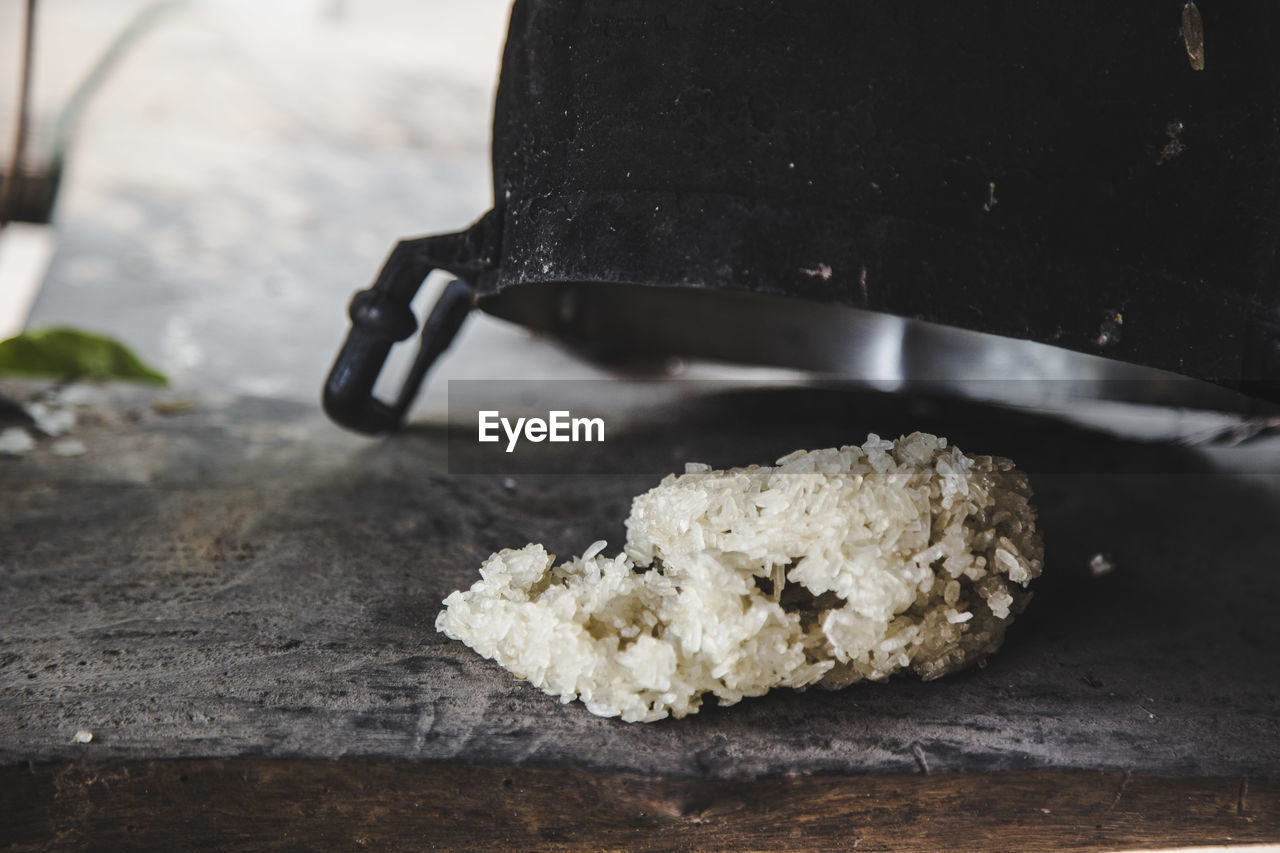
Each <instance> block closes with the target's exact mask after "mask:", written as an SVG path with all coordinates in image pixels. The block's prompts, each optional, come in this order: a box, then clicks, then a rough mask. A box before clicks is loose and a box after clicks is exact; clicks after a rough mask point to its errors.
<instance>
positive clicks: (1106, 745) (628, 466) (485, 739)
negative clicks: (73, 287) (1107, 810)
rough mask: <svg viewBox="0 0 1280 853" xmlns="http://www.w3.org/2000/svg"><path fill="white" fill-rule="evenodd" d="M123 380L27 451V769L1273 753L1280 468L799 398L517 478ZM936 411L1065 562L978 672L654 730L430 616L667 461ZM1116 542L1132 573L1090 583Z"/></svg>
mask: <svg viewBox="0 0 1280 853" xmlns="http://www.w3.org/2000/svg"><path fill="white" fill-rule="evenodd" d="M4 387H6V388H7V389H8V390H9V392H10V393H11V395H21V394H25V393H29V391H30V389H29V388H28V386H22V385H8V386H4ZM102 395H103V400H102V401H101V402H100V403H98V404H94V405H86V406H83V407H81V410H80V422H79V423H78V425H77V426H76V428H75V429H74V430H73V432H72V436H73V437H76V438H78V439H79V440H81V441H83V442H84V444H85V446H86V448H87V452H86V453H85V454H84V455H82V456H76V457H65V458H64V457H59V456H55V455H53V454H52V452H51V449H50V445H51V442H50V441H48V440H46V441H42V442H41V443H40V445H39V446H38V447H37V448H36V449H35V450H34V451H32V452H31V453H29V454H27V455H25V456H20V457H14V458H0V543H2V544H0V765H17V764H21V763H24V762H28V761H34V762H49V761H76V762H95V761H102V762H111V763H113V764H115V763H118V762H122V761H133V760H140V759H179V758H181V759H195V758H210V757H214V758H237V757H251V758H275V759H286V758H324V759H336V758H344V759H352V758H367V759H390V760H414V761H450V762H461V763H468V764H470V763H496V764H503V765H508V766H511V767H542V768H556V767H558V768H568V769H574V770H595V771H610V772H624V773H635V774H653V775H662V776H667V777H680V778H686V779H698V778H703V779H724V778H731V779H751V778H755V777H759V776H768V775H776V774H786V773H794V774H813V773H852V774H862V773H868V772H870V773H894V774H910V773H923V772H925V771H928V772H934V773H936V772H941V771H970V772H979V771H993V770H1041V771H1044V770H1054V771H1066V770H1080V771H1098V770H1103V771H1108V772H1116V773H1125V772H1131V773H1134V774H1139V775H1141V774H1172V775H1180V776H1200V777H1230V778H1242V777H1254V778H1272V779H1274V778H1276V777H1277V776H1278V775H1280V772H1278V771H1280V679H1277V675H1278V674H1280V664H1278V663H1277V662H1278V661H1280V620H1277V619H1276V618H1275V614H1276V613H1277V612H1280V584H1278V583H1277V581H1276V577H1277V575H1276V571H1275V568H1276V560H1277V556H1276V555H1277V554H1280V524H1277V523H1276V520H1277V519H1280V491H1278V490H1277V488H1276V485H1277V478H1276V476H1275V475H1274V473H1273V474H1270V475H1267V476H1253V477H1243V476H1239V475H1237V474H1232V473H1224V472H1221V471H1216V470H1214V469H1213V468H1212V467H1211V466H1210V465H1209V464H1208V462H1207V461H1206V460H1205V459H1204V458H1202V457H1201V456H1200V455H1198V454H1197V453H1194V452H1192V451H1189V450H1186V449H1182V448H1173V447H1164V446H1149V445H1143V444H1138V443H1135V442H1128V441H1121V440H1119V439H1115V438H1110V437H1107V436H1105V435H1102V434H1101V433H1095V432H1091V431H1089V430H1085V429H1082V428H1079V427H1071V426H1067V425H1064V424H1061V423H1059V422H1057V421H1054V420H1052V419H1048V418H1043V417H1038V416H1036V415H1034V414H1031V413H1026V412H1022V413H1019V412H1011V411H1007V410H1001V409H995V408H991V407H987V406H979V405H975V404H967V403H955V402H946V401H937V400H924V399H916V398H912V397H908V396H904V395H886V394H874V393H870V392H860V393H855V392H842V393H837V392H827V391H794V390H793V391H779V392H768V393H766V392H753V393H749V394H747V393H740V394H731V395H727V396H724V397H720V398H713V399H700V400H696V401H693V402H690V403H687V404H684V405H682V406H679V407H672V408H668V409H656V410H653V411H651V412H648V413H646V414H645V416H644V417H643V418H641V417H633V418H632V420H631V422H629V423H628V424H626V428H625V429H619V430H618V431H617V432H616V434H615V436H614V437H611V439H610V443H609V444H607V445H606V447H605V448H604V449H599V448H597V449H594V450H593V449H590V448H576V449H575V452H574V453H572V454H566V455H565V457H564V468H565V472H566V474H565V475H564V476H520V477H517V478H515V482H513V483H505V482H504V480H505V479H506V478H504V477H502V476H500V475H474V476H458V475H450V474H449V473H448V470H447V466H446V442H445V437H446V435H445V431H444V430H443V429H442V428H440V427H420V428H415V429H412V430H410V431H408V432H406V433H404V434H401V435H399V436H396V437H393V438H390V439H387V440H384V441H379V442H367V441H364V440H360V439H355V438H349V437H347V436H345V435H343V434H341V433H339V432H338V431H337V430H336V429H334V428H333V427H331V426H329V425H328V424H326V423H324V422H323V421H322V420H320V419H319V416H318V414H317V413H316V411H315V410H314V409H311V408H307V407H299V406H290V405H286V404H281V403H271V402H265V401H253V400H233V401H223V402H217V401H211V400H198V401H195V403H196V404H195V405H194V407H193V408H190V410H186V409H184V407H182V406H177V407H174V406H172V405H169V406H163V405H162V406H160V407H159V410H157V409H156V408H155V407H153V406H152V405H151V400H152V397H150V396H148V395H147V394H144V393H142V392H125V391H119V390H118V391H111V392H107V391H103V392H102ZM169 397H172V395H169ZM169 397H166V398H165V399H169ZM916 427H919V428H924V429H933V430H937V431H941V432H943V433H944V434H948V435H950V436H951V437H952V438H953V439H954V440H955V442H956V443H958V444H959V445H960V446H961V447H962V448H965V449H966V450H970V451H972V452H983V451H987V452H998V453H1002V454H1006V455H1009V456H1011V457H1013V458H1014V459H1016V460H1018V461H1019V463H1020V464H1022V465H1023V466H1024V467H1026V468H1027V469H1028V470H1030V471H1031V476H1032V483H1033V485H1034V487H1035V488H1036V490H1037V494H1038V502H1039V506H1040V512H1041V522H1042V526H1043V529H1044V533H1045V538H1046V542H1047V548H1048V552H1047V553H1048V562H1047V567H1046V569H1045V573H1044V577H1043V578H1041V579H1040V580H1039V581H1037V582H1036V584H1035V590H1036V596H1035V598H1034V600H1033V601H1032V602H1031V605H1030V607H1029V609H1028V610H1027V612H1026V613H1025V614H1023V616H1022V617H1020V619H1019V621H1018V622H1017V623H1016V624H1015V625H1014V627H1013V629H1012V630H1011V631H1010V633H1009V636H1008V640H1007V643H1006V646H1005V648H1004V649H1003V650H1002V651H1001V652H1000V653H999V654H997V655H996V656H995V657H993V658H992V659H991V661H990V664H989V666H987V667H986V668H985V669H974V670H971V671H968V672H965V673H960V674H957V675H955V676H952V677H948V678H945V679H942V680H939V681H936V682H931V683H921V682H920V681H918V680H916V679H914V678H910V677H903V678H895V679H893V680H891V681H889V682H888V683H884V684H863V685H855V686H854V687H852V688H850V689H847V690H844V691H841V692H836V693H828V692H824V691H821V690H817V691H810V692H808V693H805V694H797V693H793V692H790V691H779V692H775V693H773V694H771V695H769V696H767V697H763V698H759V699H752V700H747V701H744V702H743V703H741V704H740V705H738V706H736V707H732V708H717V707H708V708H706V709H705V710H704V711H703V713H701V714H699V715H697V716H694V717H691V718H688V719H686V720H683V721H674V720H667V721H663V722H660V723H657V724H653V725H639V724H626V723H622V722H619V721H617V720H612V719H602V718H599V717H595V716H592V715H591V714H589V713H587V712H586V711H585V709H584V708H582V707H581V706H580V705H578V704H576V703H575V704H570V705H561V704H560V703H559V702H558V701H557V700H555V699H553V698H550V697H547V696H545V695H543V694H542V693H540V692H538V691H536V690H533V689H531V688H530V687H529V686H528V685H527V684H525V683H523V682H520V681H518V680H516V679H515V678H513V677H511V676H510V675H509V674H507V673H506V672H504V671H503V670H501V669H500V668H499V667H497V666H496V665H494V664H492V663H491V662H489V661H485V660H483V659H481V658H479V657H478V656H477V655H475V654H474V653H473V652H472V651H471V650H470V649H468V648H466V647H464V646H462V645H460V644H458V643H454V642H451V641H448V640H446V639H445V638H444V637H442V636H441V635H439V634H437V633H436V632H435V630H434V628H433V621H434V618H435V615H436V613H437V611H438V610H439V606H440V604H439V603H440V601H441V599H443V598H444V597H445V595H446V594H448V593H449V592H450V591H452V590H453V589H456V588H459V587H463V586H467V585H469V584H471V583H472V582H473V581H474V580H475V579H476V577H477V574H476V572H477V568H478V567H479V565H480V562H481V560H482V559H483V558H485V557H486V556H487V555H488V554H489V553H490V552H491V551H493V550H495V549H498V548H502V547H509V546H511V547H516V546H521V545H524V544H525V543H526V542H529V541H542V542H546V543H547V544H548V547H549V548H550V550H552V551H554V552H556V553H559V554H562V555H567V554H569V553H571V552H577V551H581V550H582V549H583V548H585V547H586V546H587V545H589V544H590V543H591V542H592V541H593V540H594V539H596V538H608V539H610V541H611V543H612V544H613V546H614V547H617V546H618V545H620V544H621V541H622V532H623V531H622V519H623V518H624V517H625V514H626V511H627V508H628V505H629V500H630V497H631V496H632V495H633V494H635V493H637V492H638V491H641V490H643V489H645V488H647V487H648V486H650V485H652V484H653V483H654V482H656V480H657V479H658V475H657V473H656V472H658V471H663V470H669V469H670V468H674V467H678V466H679V464H680V463H682V462H683V461H685V460H688V459H697V460H702V461H707V462H711V463H714V464H731V463H746V462H751V461H758V462H768V461H770V460H771V459H773V458H775V457H776V456H777V455H780V454H782V453H785V452H787V451H788V450H790V449H793V448H795V447H797V446H810V447H814V446H826V445H831V444H837V443H840V442H842V441H844V442H849V441H861V440H862V438H863V437H865V435H866V433H867V432H869V431H876V432H879V433H882V434H885V435H896V434H898V433H899V432H902V431H904V430H910V429H912V428H916ZM1273 470H1274V469H1273ZM610 471H612V472H614V474H613V475H606V474H607V473H608V472H610ZM650 471H652V472H655V473H641V472H650ZM602 472H603V473H602ZM1099 552H1105V553H1107V554H1108V555H1109V557H1110V559H1111V560H1112V561H1113V562H1114V564H1115V566H1116V568H1115V570H1114V571H1113V572H1111V573H1110V574H1107V575H1105V576H1101V577H1095V576H1094V575H1093V574H1092V573H1091V571H1090V569H1089V561H1090V558H1091V557H1092V556H1093V555H1094V554H1096V553H1099ZM82 729H83V730H86V731H91V732H92V733H93V739H92V741H91V742H90V743H87V744H80V743H75V742H73V737H74V735H75V733H76V732H77V731H78V730H82ZM255 766H257V765H255ZM86 772H87V771H86ZM113 772H116V771H113ZM263 772H266V771H263ZM1107 784H1110V783H1107Z"/></svg>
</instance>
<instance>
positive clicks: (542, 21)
mask: <svg viewBox="0 0 1280 853" xmlns="http://www.w3.org/2000/svg"><path fill="white" fill-rule="evenodd" d="M1278 39H1280V4H1276V3H1227V2H1225V0H1220V1H1219V2H1214V0H1203V8H1201V9H1197V8H1196V6H1195V5H1194V4H1191V3H1186V4H1183V3H1182V2H1178V0H1173V1H1172V2H1166V1H1165V0H1160V1H1159V2H1155V0H1135V2H1129V3H1104V2H1097V0H1092V1H1091V2H1074V3H1062V2H1052V3H1050V2H1039V0H967V1H966V2H954V0H931V2H913V3H894V2H883V0H881V2H870V0H807V2H761V0H741V2H696V0H695V2H690V0H681V2H670V0H649V2H645V3H623V2H582V0H517V2H516V4H515V6H514V8H513V11H512V17H511V25H510V29H509V32H508V38H507V46H506V53H505V56H504V59H503V69H502V77H501V82H500V86H499V91H498V98H497V104H496V109H495V116H494V140H493V171H494V187H495V196H496V198H495V204H494V208H493V210H492V211H490V212H489V213H488V214H486V215H485V217H484V218H482V219H481V220H480V221H479V222H478V223H477V224H476V225H474V226H473V227H472V228H471V229H470V230H468V231H466V232H463V233H461V234H456V235H446V236H438V237H428V238H424V239H420V240H410V241H405V242H402V243H400V244H399V245H398V246H397V247H396V249H395V251H394V252H393V253H392V255H391V257H390V259H389V260H388V262H387V265H386V267H385V268H384V269H383V271H382V274H381V275H380V277H379V279H378V281H377V283H376V284H375V285H374V286H373V288H371V289H370V290H368V291H364V292H362V293H360V294H357V296H356V298H355V300H354V301H353V303H352V307H351V316H352V320H353V323H354V325H353V328H352V331H351V334H350V336H349V337H348V340H347V343H346V345H345V347H344V349H343V351H342V352H341V353H340V355H339V357H338V359H337V362H336V363H335V365H334V368H333V371H332V373H331V375H330V377H329V381H328V383H327V385H326V388H325V407H326V410H327V411H328V412H329V414H330V415H331V416H332V417H333V418H334V419H335V420H337V421H338V422H339V423H342V424H343V425H345V426H348V427H352V428H355V429H358V430H363V431H372V432H376V431H382V430H386V429H390V428H392V427H394V426H395V425H396V424H397V422H398V421H399V419H400V418H401V417H402V416H403V413H404V411H405V409H406V408H407V406H408V404H409V402H410V401H411V400H412V397H413V394H414V393H415V391H416V389H417V386H418V384H419V383H420V382H421V379H422V376H423V374H424V373H425V370H426V368H427V366H428V365H429V364H430V361H431V360H432V359H434V358H435V356H436V355H438V353H439V352H440V351H441V350H442V349H443V348H444V346H446V345H447V343H448V339H449V338H451V337H452V334H453V332H454V331H456V329H457V327H458V325H459V324H460V323H461V320H462V318H463V316H464V315H465V312H466V310H467V309H468V308H469V307H470V306H471V304H473V302H474V304H477V305H478V306H479V307H481V308H483V309H484V310H486V311H490V312H492V313H494V314H496V315H499V316H503V317H506V318H509V319H512V320H515V321H517V322H520V323H523V324H525V325H527V326H530V327H533V328H537V329H541V330H545V331H549V332H552V333H554V334H556V335H559V336H561V337H562V338H565V339H567V340H571V341H576V342H579V343H581V344H584V345H586V346H588V347H590V348H594V349H597V350H622V351H626V350H630V349H634V348H643V349H644V350H646V351H651V352H652V351H660V352H672V353H682V354H691V355H711V356H716V357H723V358H734V359H740V360H747V361H758V362H761V363H776V364H787V365H792V366H804V367H815V368H823V367H830V358H829V355H828V353H827V350H829V349H830V343H831V340H835V339H839V338H840V336H841V331H840V330H841V328H842V327H841V325H840V323H841V322H842V321H841V320H840V319H839V318H840V317H842V316H844V314H843V313H842V312H843V310H844V309H843V308H842V309H840V310H839V311H837V310H833V309H829V308H823V307H821V306H824V305H825V306H844V307H847V308H849V309H865V310H868V311H871V312H882V313H886V314H891V315H897V316H899V317H904V318H912V319H915V320H921V321H927V322H930V323H936V324H943V325H945V326H948V327H957V328H960V329H968V330H973V331H976V332H982V333H988V334H994V335H1000V336H1006V337H1011V338H1018V339H1024V340H1030V341H1037V342H1040V343H1047V344H1052V345H1054V346H1056V347H1062V348H1066V349H1069V350H1075V351H1078V352H1083V353H1090V354H1095V355H1101V356H1105V357H1106V358H1108V359H1116V360H1120V361H1125V362H1131V363H1135V364H1141V365H1146V366H1149V367H1154V368H1160V369H1163V370H1169V371H1173V372H1176V373H1178V374H1182V375H1186V376H1191V377H1196V378H1201V379H1207V380H1210V381H1212V382H1215V383H1219V384H1222V385H1226V386H1228V387H1232V388H1238V389H1241V390H1244V391H1246V392H1248V393H1251V394H1255V395H1257V396H1259V397H1265V398H1268V399H1272V400H1280V262H1278V261H1277V248H1278V245H1280V50H1277V49H1276V43H1277V40H1278ZM432 269H444V270H448V271H450V272H452V273H454V274H455V275H457V276H459V277H460V278H461V279H462V280H463V281H464V282H465V283H466V284H465V286H463V285H455V286H452V287H451V288H450V289H449V290H447V291H446V294H445V296H444V297H443V298H442V300H441V303H440V304H439V305H438V306H437V309H436V311H435V312H433V316H432V318H430V319H429V320H428V322H427V323H426V326H425V328H424V334H423V345H422V349H421V351H420V354H419V358H418V361H417V363H416V365H415V368H414V371H413V373H412V374H411V376H410V377H409V380H408V383H407V384H406V386H405V389H404V391H403V393H402V394H401V397H400V399H399V400H398V401H397V402H396V403H395V404H393V405H385V404H382V403H380V402H378V401H377V400H375V399H374V398H373V397H372V395H371V389H372V386H373V381H374V379H376V377H377V374H378V371H379V370H380V368H381V366H382V363H383V360H384V359H385V357H386V354H387V352H388V351H389V349H390V347H391V346H392V345H393V344H394V343H395V342H396V341H400V340H403V339H405V338H406V337H408V336H409V335H410V334H412V332H413V330H414V328H415V325H416V323H415V320H414V317H413V315H412V313H411V311H410V309H409V301H410V299H411V298H412V297H413V294H414V293H415V292H416V290H417V288H418V286H419V285H420V283H421V281H422V280H423V279H424V278H425V276H426V275H427V273H428V272H429V271H430V270H432ZM848 328H850V329H851V330H854V331H851V332H850V334H854V333H856V326H850V327H848ZM766 342H767V343H766ZM823 342H825V343H823Z"/></svg>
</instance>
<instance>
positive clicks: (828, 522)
mask: <svg viewBox="0 0 1280 853" xmlns="http://www.w3.org/2000/svg"><path fill="white" fill-rule="evenodd" d="M1030 499H1031V489H1030V487H1029V486H1028V484H1027V478H1026V475H1025V474H1023V473H1022V472H1020V471H1018V470H1016V469H1015V468H1014V465H1013V463H1012V462H1010V461H1009V460H1007V459H1002V458H999V457H991V456H967V455H965V454H963V453H961V452H960V450H959V449H958V448H955V447H949V446H948V444H947V440H946V439H944V438H937V437H935V436H932V435H927V434H925V433H918V432H917V433H913V434H911V435H909V436H906V437H905V438H900V439H898V440H897V441H885V440H882V439H881V438H879V437H878V436H876V435H871V436H869V437H868V439H867V441H866V443H865V444H863V445H862V446H861V447H855V446H849V447H841V448H839V449H830V450H815V451H804V450H799V451H796V452H795V453H792V454H790V455H788V456H785V457H783V458H782V459H779V460H778V462H777V463H776V465H775V466H773V467H769V466H755V465H752V466H750V467H747V468H733V469H730V470H727V471H713V470H711V469H710V468H709V467H708V466H706V465H698V464H690V465H688V466H686V471H685V473H684V474H681V475H675V474H672V475H670V476H668V477H667V478H666V479H664V480H663V481H662V483H661V484H660V485H658V486H657V488H654V489H652V490H650V491H649V492H646V493H645V494H643V495H640V496H639V497H637V498H635V500H634V501H633V502H632V505H631V515H630V517H629V518H628V519H627V543H626V547H625V549H624V550H623V553H621V554H618V555H617V556H614V557H607V556H604V555H603V554H602V552H603V550H604V548H605V543H604V542H603V541H600V542H596V543H595V544H593V545H592V546H591V547H590V548H588V549H587V551H586V552H585V553H584V554H583V555H582V556H581V557H576V558H574V559H572V560H569V561H568V562H565V563H562V564H560V565H558V566H556V565H554V563H555V558H554V557H553V556H552V555H550V554H548V553H547V552H546V550H545V549H544V548H543V547H542V546H541V545H534V544H531V545H527V546H525V547H524V548H520V549H517V550H505V551H502V552H500V553H497V554H494V555H492V556H491V557H489V559H488V560H486V561H485V562H484V565H483V566H481V568H480V576H481V579H480V580H479V581H477V582H476V583H475V584H474V585H473V586H472V587H471V589H470V590H467V591H465V592H462V591H459V592H454V593H453V594H451V595H450V596H449V597H448V598H447V599H445V601H444V604H445V610H443V611H442V612H441V613H440V614H439V616H438V617H437V618H436V628H437V629H438V630H440V631H442V632H444V633H445V634H446V635H448V636H449V637H452V638H453V639H455V640H461V641H462V642H464V643H466V644H467V645H468V646H470V647H471V648H473V649H475V650H476V651H477V652H479V653H480V654H481V655H483V656H484V657H487V658H490V659H492V660H495V661H497V662H498V663H499V664H500V665H501V666H503V667H505V668H506V669H508V670H510V671H511V672H512V673H514V674H515V675H517V676H519V677H521V678H525V679H528V680H529V681H530V682H531V683H532V684H533V685H535V686H536V687H538V688H540V689H542V690H544V691H545V692H547V693H549V694H551V695H553V696H558V697H560V699H561V701H563V702H570V701H573V700H574V699H578V700H581V701H582V703H583V704H584V705H586V707H587V709H588V710H590V711H591V712H592V713H594V714H599V715H601V716H620V717H621V718H622V719H624V720H627V721H632V722H634V721H643V722H652V721H654V720H660V719H662V718H664V717H667V716H672V717H684V716H686V715H688V714H693V713H696V712H697V711H698V708H699V707H700V705H701V703H702V699H703V697H704V696H705V695H706V694H708V693H710V694H712V695H714V696H715V697H716V699H717V700H718V701H719V703H720V704H721V705H731V704H733V703H735V702H738V701H739V700H741V699H742V698H743V697H744V696H759V695H761V694H763V693H766V692H767V691H769V690H770V689H772V688H774V687H791V688H794V689H797V690H800V689H804V688H806V687H809V686H810V685H814V684H818V685H821V686H823V687H828V688H833V689H834V688H840V687H845V686H847V685H849V684H852V683H854V682H857V681H861V680H864V679H868V680H872V681H880V680H883V679H885V678H888V677H889V676H890V675H892V674H894V673H896V672H899V671H901V670H905V669H911V670H913V671H914V672H916V673H917V674H918V675H919V676H921V677H922V678H924V679H933V678H938V677H939V676H942V675H946V674H947V673H950V672H954V671H955V670H957V669H961V668H963V667H966V666H969V665H971V664H974V663H977V662H980V661H982V660H984V659H985V658H986V656H987V655H989V654H991V653H992V652H994V651H995V650H996V649H998V648H999V646H1000V643H1001V641H1002V640H1003V639H1004V632H1005V629H1006V628H1007V627H1008V625H1009V623H1010V621H1011V620H1012V617H1013V614H1014V613H1017V612H1019V611H1020V610H1021V609H1022V607H1023V605H1024V604H1025V603H1026V601H1027V599H1028V598H1029V597H1030V593H1029V592H1027V591H1026V589H1025V587H1026V586H1027V584H1028V583H1030V581H1031V579H1032V578H1034V577H1036V576H1037V575H1039V574H1040V570H1041V568H1042V566H1043V553H1044V549H1043V545H1042V543H1041V539H1040V536H1039V534H1038V533H1037V531H1036V527H1035V510H1034V508H1033V507H1032V506H1031V503H1030Z"/></svg>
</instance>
